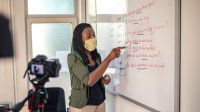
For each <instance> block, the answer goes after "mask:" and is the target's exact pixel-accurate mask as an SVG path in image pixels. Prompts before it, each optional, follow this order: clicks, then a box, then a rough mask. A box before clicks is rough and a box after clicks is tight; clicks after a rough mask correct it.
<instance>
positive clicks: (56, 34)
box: [26, 0, 78, 104]
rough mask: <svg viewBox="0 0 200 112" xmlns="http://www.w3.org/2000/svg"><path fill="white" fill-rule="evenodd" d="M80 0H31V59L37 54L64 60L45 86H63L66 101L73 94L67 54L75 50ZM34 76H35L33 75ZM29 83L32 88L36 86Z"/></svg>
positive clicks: (28, 14) (29, 0) (28, 18)
mask: <svg viewBox="0 0 200 112" xmlns="http://www.w3.org/2000/svg"><path fill="white" fill-rule="evenodd" d="M76 2H77V0H27V14H26V16H27V45H28V61H30V60H31V59H33V58H35V57H36V56H37V55H39V54H42V55H46V56H47V58H48V59H53V58H57V59H59V61H60V63H61V66H62V68H61V70H60V73H59V77H56V78H50V79H49V80H50V81H48V82H46V83H45V87H61V88H63V89H64V91H65V97H66V98H65V99H66V104H68V102H69V101H68V97H69V95H70V90H71V87H70V75H69V72H68V66H67V55H68V53H69V52H70V51H71V41H72V31H73V29H74V27H75V26H76V25H77V20H78V19H77V15H78V14H77V12H76V10H78V7H77V5H76V4H77V3H76ZM33 78H34V76H33ZM32 87H33V86H32V84H31V83H29V88H32Z"/></svg>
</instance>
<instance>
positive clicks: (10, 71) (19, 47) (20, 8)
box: [0, 0, 27, 104]
mask: <svg viewBox="0 0 200 112" xmlns="http://www.w3.org/2000/svg"><path fill="white" fill-rule="evenodd" d="M24 11H25V10H24V1H23V0H17V1H16V0H15V1H13V0H1V1H0V12H2V13H4V14H5V15H7V16H8V17H9V19H10V25H11V27H10V28H11V30H12V33H13V41H14V42H13V43H14V57H12V58H1V59H0V73H1V74H0V77H1V79H0V85H1V86H0V90H1V92H0V103H9V104H14V103H16V102H18V101H21V100H22V99H23V98H24V97H25V96H26V95H27V80H26V79H23V74H24V71H25V68H26V54H27V53H26V39H25V15H24V14H25V13H24Z"/></svg>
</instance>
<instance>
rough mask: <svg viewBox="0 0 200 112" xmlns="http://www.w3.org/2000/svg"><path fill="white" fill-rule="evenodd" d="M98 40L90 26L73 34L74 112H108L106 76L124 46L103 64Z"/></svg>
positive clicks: (70, 98)
mask: <svg viewBox="0 0 200 112" xmlns="http://www.w3.org/2000/svg"><path fill="white" fill-rule="evenodd" d="M96 45H97V40H96V37H95V32H94V30H93V28H92V26H91V25H90V24H87V23H81V24H79V25H77V26H76V27H75V29H74V32H73V41H72V51H71V53H70V54H69V55H68V59H67V60H68V66H69V71H70V77H71V88H72V89H71V95H70V97H69V100H70V102H69V106H70V107H69V111H70V112H105V103H104V100H105V87H104V84H108V83H109V82H110V78H109V77H108V76H107V75H106V76H104V77H103V73H104V72H105V70H106V68H107V67H108V65H109V63H110V62H111V61H112V60H114V59H115V58H117V57H119V55H120V52H121V51H120V49H121V48H122V47H118V48H114V49H113V50H112V51H111V52H110V54H109V55H108V56H107V57H106V58H105V59H104V60H103V61H102V62H101V57H100V55H99V53H98V52H97V49H96Z"/></svg>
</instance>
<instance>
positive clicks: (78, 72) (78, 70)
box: [67, 54, 89, 85]
mask: <svg viewBox="0 0 200 112" xmlns="http://www.w3.org/2000/svg"><path fill="white" fill-rule="evenodd" d="M67 61H68V67H69V70H70V74H72V75H75V76H76V77H77V78H78V79H79V80H80V81H81V82H83V83H84V84H85V85H88V78H89V77H88V75H89V71H88V69H87V67H86V66H85V65H84V63H83V61H82V60H81V59H80V58H78V57H76V55H75V54H69V55H68V57H67Z"/></svg>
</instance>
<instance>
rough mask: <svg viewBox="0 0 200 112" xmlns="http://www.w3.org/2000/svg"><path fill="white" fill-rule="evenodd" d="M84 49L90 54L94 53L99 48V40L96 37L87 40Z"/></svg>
mask: <svg viewBox="0 0 200 112" xmlns="http://www.w3.org/2000/svg"><path fill="white" fill-rule="evenodd" d="M84 47H85V49H87V50H88V51H90V52H91V51H94V50H95V49H96V47H97V39H96V38H95V37H94V38H91V39H88V40H86V41H85V45H84Z"/></svg>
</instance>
